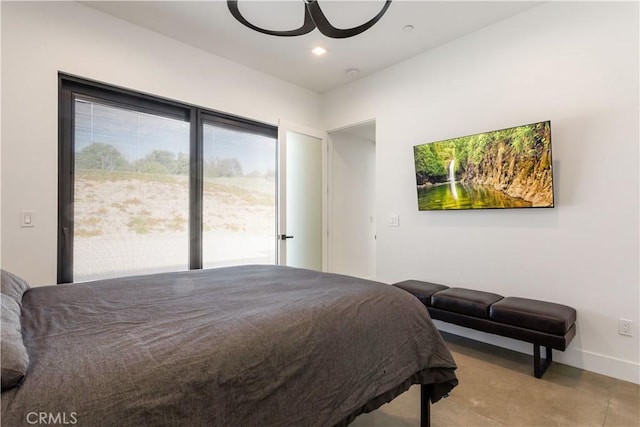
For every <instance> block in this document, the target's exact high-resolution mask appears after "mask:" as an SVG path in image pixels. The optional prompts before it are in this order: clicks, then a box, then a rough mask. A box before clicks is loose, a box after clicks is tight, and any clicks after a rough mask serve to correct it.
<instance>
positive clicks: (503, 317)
mask: <svg viewBox="0 0 640 427" xmlns="http://www.w3.org/2000/svg"><path fill="white" fill-rule="evenodd" d="M489 318H490V319H491V320H494V321H496V322H500V323H506V324H509V325H514V326H520V327H523V328H528V329H533V330H536V331H541V332H547V333H550V334H555V335H564V334H566V333H567V331H568V330H569V328H571V326H572V325H573V324H574V323H575V322H576V310H575V309H573V308H571V307H568V306H566V305H562V304H555V303H551V302H546V301H538V300H532V299H527V298H517V297H507V298H504V299H502V300H500V301H498V302H496V303H495V304H493V305H492V306H491V309H490V313H489Z"/></svg>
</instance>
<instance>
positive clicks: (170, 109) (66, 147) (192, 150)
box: [57, 73, 278, 284]
mask: <svg viewBox="0 0 640 427" xmlns="http://www.w3.org/2000/svg"><path fill="white" fill-rule="evenodd" d="M76 96H79V97H81V98H84V99H95V100H96V101H99V102H100V103H103V104H107V105H112V106H115V107H119V108H128V109H131V110H134V111H138V112H143V113H149V114H153V115H159V116H163V117H168V118H173V119H178V120H184V121H185V122H187V123H189V129H190V132H189V260H188V266H189V269H190V270H194V269H201V268H202V209H203V202H202V197H203V131H202V130H203V125H204V123H212V124H215V125H222V126H225V127H231V128H234V129H241V130H243V131H246V132H251V133H256V134H259V135H263V136H267V137H271V138H274V139H276V140H277V138H278V128H277V127H276V126H273V125H270V124H266V123H261V122H258V121H255V120H250V119H247V118H244V117H238V116H234V115H231V114H228V113H224V112H220V111H215V110H211V109H207V108H203V107H199V106H195V105H191V104H187V103H183V102H178V101H175V100H171V99H167V98H162V97H158V96H155V95H149V94H145V93H141V92H136V91H133V90H130V89H125V88H121V87H117V86H113V85H108V84H105V83H101V82H97V81H93V80H88V79H85V78H82V77H78V76H74V75H70V74H66V73H58V242H57V254H58V258H57V263H58V265H57V282H58V283H59V284H60V283H71V282H73V236H74V224H73V218H74V193H73V191H74V182H75V175H74V170H75V168H74V151H75V150H74V143H75V141H74V138H73V130H74V126H75V123H74V121H75V108H74V105H75V102H74V100H75V98H76ZM276 168H277V163H276Z"/></svg>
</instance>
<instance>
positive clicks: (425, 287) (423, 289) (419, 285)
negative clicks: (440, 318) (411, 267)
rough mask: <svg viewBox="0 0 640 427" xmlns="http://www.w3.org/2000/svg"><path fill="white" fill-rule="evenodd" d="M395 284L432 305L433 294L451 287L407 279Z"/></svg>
mask: <svg viewBox="0 0 640 427" xmlns="http://www.w3.org/2000/svg"><path fill="white" fill-rule="evenodd" d="M393 286H396V287H398V288H400V289H404V290H405V291H407V292H410V293H412V294H413V295H415V296H417V297H418V299H419V300H420V301H422V303H423V304H424V305H426V306H430V305H431V295H433V294H435V293H436V292H439V291H443V290H445V289H449V287H448V286H445V285H438V284H436V283H430V282H423V281H420V280H405V281H404V282H398V283H395V284H394V285H393Z"/></svg>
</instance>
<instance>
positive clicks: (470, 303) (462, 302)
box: [431, 288, 503, 319]
mask: <svg viewBox="0 0 640 427" xmlns="http://www.w3.org/2000/svg"><path fill="white" fill-rule="evenodd" d="M502 299H503V297H502V295H498V294H493V293H491V292H482V291H476V290H473V289H464V288H449V289H445V290H444V291H440V292H437V293H435V294H433V295H432V296H431V305H432V306H433V307H437V308H440V309H442V310H449V311H453V312H455V313H462V314H467V315H469V316H475V317H481V318H484V319H486V318H488V317H489V307H490V306H491V304H494V303H495V302H497V301H500V300H502Z"/></svg>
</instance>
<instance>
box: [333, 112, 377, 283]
mask: <svg viewBox="0 0 640 427" xmlns="http://www.w3.org/2000/svg"><path fill="white" fill-rule="evenodd" d="M371 126H375V125H374V124H373V123H372V124H371ZM330 138H331V142H332V150H331V151H332V155H331V173H330V176H331V187H330V191H329V218H330V223H329V249H330V252H329V271H331V272H334V273H341V274H348V275H351V276H356V277H362V278H368V279H370V278H374V277H375V275H376V264H375V261H376V260H375V256H376V241H375V239H374V238H375V233H376V231H375V201H376V194H375V193H376V187H375V171H376V164H375V162H376V159H375V155H376V147H375V141H372V140H370V139H366V138H363V137H361V136H357V135H352V134H350V133H348V131H347V132H336V133H331V134H330Z"/></svg>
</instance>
